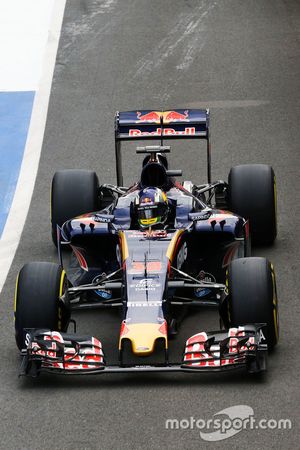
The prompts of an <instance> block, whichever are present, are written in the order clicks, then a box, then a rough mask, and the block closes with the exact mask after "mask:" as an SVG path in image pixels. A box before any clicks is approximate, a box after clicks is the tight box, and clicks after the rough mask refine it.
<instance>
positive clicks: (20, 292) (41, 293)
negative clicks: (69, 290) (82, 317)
mask: <svg viewBox="0 0 300 450" xmlns="http://www.w3.org/2000/svg"><path fill="white" fill-rule="evenodd" d="M65 275H66V274H65V272H64V271H63V270H62V269H61V267H60V266H59V265H58V264H54V263H49V262H31V263H28V264H25V265H24V266H23V268H22V269H21V271H20V272H19V275H18V278H17V283H16V290H15V336H16V343H17V346H18V348H19V349H20V350H22V349H24V348H26V344H25V341H26V329H27V328H44V329H48V330H51V331H55V330H56V331H66V329H67V326H68V319H69V314H68V311H67V309H66V307H65V306H64V304H62V302H61V301H60V297H61V296H62V295H63V292H64V290H65V289H66V285H67V279H66V276H65Z"/></svg>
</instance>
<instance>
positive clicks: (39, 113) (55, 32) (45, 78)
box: [0, 0, 66, 292]
mask: <svg viewBox="0 0 300 450" xmlns="http://www.w3.org/2000/svg"><path fill="white" fill-rule="evenodd" d="M65 4H66V0H55V1H54V5H53V10H52V18H51V23H50V27H49V35H48V42H47V46H46V50H45V53H44V56H45V57H44V61H43V65H42V67H43V69H42V74H41V78H40V83H39V86H38V89H37V91H36V94H35V100H34V104H33V110H32V115H31V121H30V127H29V132H28V136H27V141H26V146H25V150H24V156H23V161H22V166H21V170H20V174H19V179H18V183H17V186H16V191H15V195H14V199H13V202H12V205H11V208H10V211H9V215H8V218H7V221H6V224H5V227H4V230H3V233H2V237H1V240H0V292H1V290H2V288H3V285H4V283H5V280H6V277H7V274H8V272H9V269H10V266H11V264H12V261H13V258H14V255H15V253H16V250H17V248H18V244H19V241H20V238H21V234H22V231H23V228H24V224H25V221H26V217H27V214H28V210H29V206H30V202H31V197H32V193H33V189H34V185H35V179H36V175H37V170H38V165H39V160H40V154H41V148H42V143H43V137H44V130H45V125H46V118H47V111H48V104H49V97H50V91H51V84H52V78H53V71H54V67H55V60H56V53H57V48H58V43H59V36H60V31H61V25H62V20H63V15H64V9H65Z"/></svg>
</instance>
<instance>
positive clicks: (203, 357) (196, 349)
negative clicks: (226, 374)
mask: <svg viewBox="0 0 300 450" xmlns="http://www.w3.org/2000/svg"><path fill="white" fill-rule="evenodd" d="M264 327H265V324H256V325H245V326H240V327H238V328H229V330H227V331H216V332H208V333H206V332H201V333H197V334H195V335H194V336H192V337H190V338H189V339H188V340H187V341H186V346H185V352H184V356H183V364H182V367H184V368H190V369H194V370H197V369H198V370H217V371H218V370H222V369H227V368H228V369H229V368H234V367H239V366H246V368H247V370H248V371H249V372H260V371H263V370H265V369H266V358H267V351H268V347H267V344H266V339H265V336H264V333H263V328H264Z"/></svg>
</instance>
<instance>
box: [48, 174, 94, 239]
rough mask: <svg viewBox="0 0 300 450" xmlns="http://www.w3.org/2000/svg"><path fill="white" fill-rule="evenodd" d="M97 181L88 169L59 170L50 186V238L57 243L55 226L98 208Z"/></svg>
mask: <svg viewBox="0 0 300 450" xmlns="http://www.w3.org/2000/svg"><path fill="white" fill-rule="evenodd" d="M98 194H99V181H98V177H97V175H96V173H95V172H92V171H90V170H59V171H58V172H56V173H55V175H54V177H53V180H52V186H51V226H52V239H53V242H54V244H55V245H57V236H56V226H57V225H59V226H62V225H63V223H64V222H65V221H66V220H68V219H72V218H73V217H76V216H80V215H81V214H85V213H89V212H92V211H96V210H97V209H99V202H98Z"/></svg>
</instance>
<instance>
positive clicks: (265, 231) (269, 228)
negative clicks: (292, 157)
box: [228, 164, 277, 244]
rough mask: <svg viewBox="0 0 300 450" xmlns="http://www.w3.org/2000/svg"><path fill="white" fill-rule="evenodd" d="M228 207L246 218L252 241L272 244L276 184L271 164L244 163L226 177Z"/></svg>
mask: <svg viewBox="0 0 300 450" xmlns="http://www.w3.org/2000/svg"><path fill="white" fill-rule="evenodd" d="M228 187H229V190H228V204H229V209H230V210H231V211H232V212H234V213H236V214H238V215H240V216H242V217H244V218H245V219H249V223H250V231H251V238H252V243H254V244H271V243H272V242H273V241H274V240H275V238H276V234H277V220H276V183H275V175H274V171H273V169H272V167H270V166H268V165H266V164H245V165H241V166H236V167H233V168H232V169H231V170H230V173H229V177H228Z"/></svg>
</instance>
